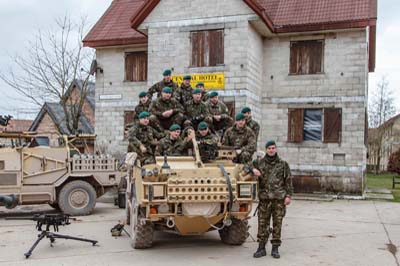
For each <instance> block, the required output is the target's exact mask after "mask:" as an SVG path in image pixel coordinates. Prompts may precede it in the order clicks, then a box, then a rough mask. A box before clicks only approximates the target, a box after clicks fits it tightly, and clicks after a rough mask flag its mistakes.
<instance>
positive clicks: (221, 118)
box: [207, 91, 233, 132]
mask: <svg viewBox="0 0 400 266" xmlns="http://www.w3.org/2000/svg"><path fill="white" fill-rule="evenodd" d="M207 107H208V110H209V111H210V113H211V116H212V119H213V122H212V124H210V127H211V129H212V130H214V132H216V131H218V130H222V131H224V132H225V130H226V129H227V128H228V127H230V126H232V124H233V119H232V118H231V117H230V116H229V114H228V107H226V105H225V104H224V103H223V102H221V101H219V100H218V92H216V91H212V92H211V93H210V99H209V100H208V102H207Z"/></svg>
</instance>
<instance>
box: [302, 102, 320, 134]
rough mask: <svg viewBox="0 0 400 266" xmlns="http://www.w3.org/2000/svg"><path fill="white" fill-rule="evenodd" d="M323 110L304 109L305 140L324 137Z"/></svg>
mask: <svg viewBox="0 0 400 266" xmlns="http://www.w3.org/2000/svg"><path fill="white" fill-rule="evenodd" d="M321 131H322V110H321V109H305V110H304V140H321V139H322V134H321Z"/></svg>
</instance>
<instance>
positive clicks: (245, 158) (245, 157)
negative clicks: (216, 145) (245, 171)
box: [234, 151, 253, 164]
mask: <svg viewBox="0 0 400 266" xmlns="http://www.w3.org/2000/svg"><path fill="white" fill-rule="evenodd" d="M252 157H253V154H252V153H250V152H247V151H242V152H241V153H240V154H238V155H236V158H235V159H234V162H236V163H241V164H247V163H250V162H251V160H252Z"/></svg>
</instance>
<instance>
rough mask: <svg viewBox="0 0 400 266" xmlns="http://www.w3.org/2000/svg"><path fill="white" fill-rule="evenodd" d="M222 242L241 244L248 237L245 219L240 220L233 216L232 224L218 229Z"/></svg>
mask: <svg viewBox="0 0 400 266" xmlns="http://www.w3.org/2000/svg"><path fill="white" fill-rule="evenodd" d="M218 232H219V236H220V237H221V240H222V242H224V243H225V244H228V245H241V244H243V243H244V242H245V241H246V239H247V238H248V237H249V226H248V225H247V220H245V221H241V220H238V219H235V218H233V219H232V224H231V225H230V226H226V227H224V228H223V229H221V230H219V231H218Z"/></svg>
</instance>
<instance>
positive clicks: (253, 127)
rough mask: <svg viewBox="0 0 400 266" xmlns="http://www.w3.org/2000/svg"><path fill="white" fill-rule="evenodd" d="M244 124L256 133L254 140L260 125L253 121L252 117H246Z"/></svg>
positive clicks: (258, 132)
mask: <svg viewBox="0 0 400 266" xmlns="http://www.w3.org/2000/svg"><path fill="white" fill-rule="evenodd" d="M246 126H247V127H249V128H250V129H251V130H253V132H254V135H256V142H257V139H258V134H260V125H259V124H258V123H257V122H256V121H254V120H253V119H252V118H250V119H246Z"/></svg>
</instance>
